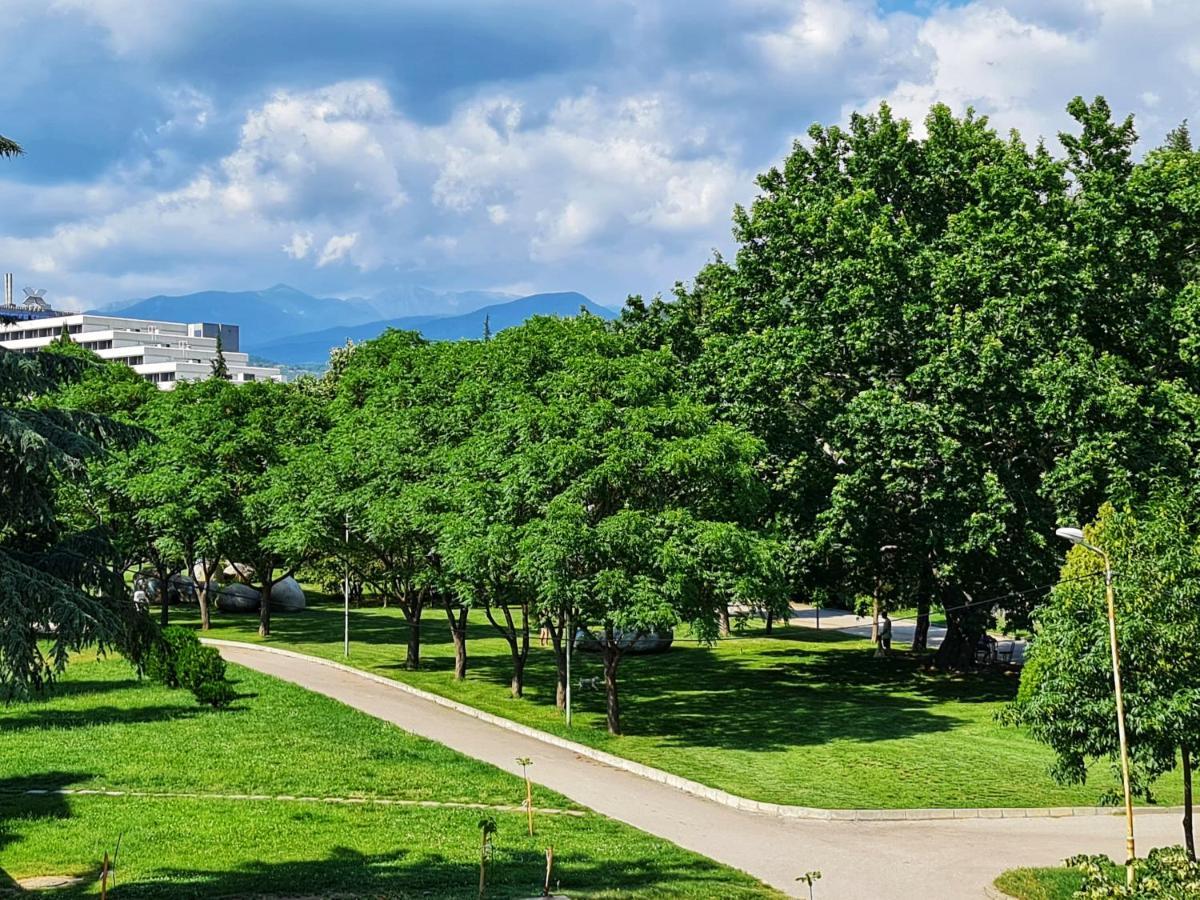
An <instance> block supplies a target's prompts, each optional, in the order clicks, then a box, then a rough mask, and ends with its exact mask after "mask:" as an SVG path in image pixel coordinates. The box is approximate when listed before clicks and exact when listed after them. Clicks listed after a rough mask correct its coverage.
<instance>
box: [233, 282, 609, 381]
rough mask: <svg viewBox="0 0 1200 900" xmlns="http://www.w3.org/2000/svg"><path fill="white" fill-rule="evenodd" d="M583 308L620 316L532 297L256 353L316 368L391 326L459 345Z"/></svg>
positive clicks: (603, 310) (330, 333)
mask: <svg viewBox="0 0 1200 900" xmlns="http://www.w3.org/2000/svg"><path fill="white" fill-rule="evenodd" d="M580 309H586V310H587V311H588V312H590V313H592V314H593V315H596V316H600V317H601V318H604V319H612V318H615V317H616V315H617V314H616V313H615V312H614V311H613V310H611V309H609V308H607V307H604V306H600V305H598V304H596V303H593V302H592V301H591V300H589V299H588V298H587V297H585V296H584V295H583V294H578V293H575V292H574V291H566V292H564V293H557V294H530V295H529V296H528V297H519V298H517V299H516V300H510V301H508V302H507V303H495V304H492V305H491V306H484V307H481V308H479V309H475V310H472V311H471V312H468V313H465V314H463V315H458V316H401V317H399V318H394V319H380V320H378V321H375V322H364V323H363V324H361V325H350V326H338V327H335V328H323V329H321V330H320V331H311V332H306V333H304V334H295V335H291V336H290V337H285V338H280V339H278V340H275V341H270V342H268V343H266V344H261V345H258V346H256V347H255V349H254V353H255V354H256V355H257V356H261V357H263V358H264V359H269V360H272V361H274V362H278V363H287V364H290V365H316V364H322V363H324V362H325V361H326V360H328V359H329V350H330V348H332V347H338V346H341V345H342V344H344V343H346V341H347V340H352V341H365V340H369V339H370V338H373V337H378V336H379V335H381V334H382V333H383V332H384V331H386V330H387V329H389V328H398V329H401V330H406V331H419V332H420V333H421V334H422V335H423V336H424V337H426V338H427V339H429V340H431V341H460V340H464V339H469V338H480V337H483V328H484V322H485V321H486V322H487V325H488V328H490V329H491V332H492V333H493V334H495V333H497V332H500V331H503V330H504V329H505V328H512V327H513V326H514V325H520V324H521V323H522V322H524V321H525V320H526V319H528V318H531V317H532V316H575V315H578V314H579V311H580Z"/></svg>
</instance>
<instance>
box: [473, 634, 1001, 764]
mask: <svg viewBox="0 0 1200 900" xmlns="http://www.w3.org/2000/svg"><path fill="white" fill-rule="evenodd" d="M780 632H782V633H780ZM741 641H745V642H744V643H739V642H741ZM472 666H473V671H474V676H473V677H475V678H480V679H486V680H488V681H492V682H495V683H497V684H507V679H508V677H509V672H510V668H509V662H508V659H507V657H506V656H504V657H502V656H499V655H495V654H493V655H491V656H489V657H486V658H485V657H479V656H477V657H475V658H474V660H473V661H472ZM601 673H602V669H601V663H600V660H599V659H598V658H597V657H596V656H595V655H594V654H585V653H577V654H576V656H575V660H574V671H573V678H574V679H576V680H578V679H583V680H585V681H586V680H588V679H591V678H592V677H598V676H600V675H601ZM553 678H554V666H553V658H552V657H551V655H550V654H548V653H542V654H531V657H530V664H529V666H528V669H527V681H529V682H533V681H534V680H535V679H536V681H537V683H538V684H539V685H540V686H541V691H540V693H539V694H538V695H537V699H536V701H534V702H552V700H553V688H552V685H553ZM620 684H621V698H622V725H623V726H624V732H625V734H627V735H646V736H653V737H655V738H657V739H659V740H660V741H661V742H662V743H663V744H664V745H666V746H693V747H711V748H719V749H729V750H752V751H753V750H759V751H761V750H783V749H788V748H793V747H803V746H812V745H818V744H823V743H826V742H830V741H841V740H848V741H863V742H871V741H880V740H891V739H896V738H904V737H909V736H913V735H918V734H929V733H935V732H945V731H950V730H952V729H954V728H956V727H959V726H960V725H961V724H962V717H961V716H960V715H957V714H956V712H955V708H954V705H955V704H958V703H995V702H1003V701H1007V700H1010V699H1012V697H1013V696H1014V694H1015V691H1016V687H1017V684H1016V680H1015V679H1012V678H1006V677H1005V676H1002V675H991V674H983V675H973V676H965V677H961V676H948V675H943V674H940V673H929V672H926V671H925V670H924V668H923V665H922V659H921V658H919V657H914V656H911V655H909V654H895V655H893V656H891V657H888V658H876V657H875V656H874V651H873V650H872V649H871V648H870V645H867V644H865V643H864V642H863V641H862V640H861V639H860V638H856V637H852V636H847V635H844V634H840V633H837V632H824V633H822V632H817V631H813V630H809V629H798V628H795V627H793V628H790V629H780V630H777V632H776V634H774V635H772V636H771V637H769V638H765V637H764V638H762V639H755V638H753V637H747V638H741V637H739V638H734V639H731V640H730V641H729V642H728V643H725V644H722V645H721V646H720V648H719V649H716V648H708V647H705V646H702V645H699V646H698V645H696V644H694V643H685V642H682V641H681V642H679V643H678V644H677V645H676V646H675V647H673V648H672V649H671V650H670V651H668V652H666V653H661V654H654V655H647V656H636V655H630V656H626V657H625V659H624V661H623V662H622V665H621V675H620ZM576 687H578V683H577V684H576ZM575 705H576V709H577V710H578V711H581V712H585V713H596V714H598V715H603V711H604V693H603V691H599V690H597V691H588V690H583V691H580V690H577V691H576V693H575Z"/></svg>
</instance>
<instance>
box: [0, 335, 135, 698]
mask: <svg viewBox="0 0 1200 900" xmlns="http://www.w3.org/2000/svg"><path fill="white" fill-rule="evenodd" d="M94 365H96V363H94V362H92V361H91V360H88V359H81V358H79V357H77V356H75V355H73V354H69V353H48V352H41V353H36V354H32V355H27V354H21V353H15V352H13V351H9V350H4V349H3V348H0V522H3V523H4V524H3V525H2V526H0V694H3V696H4V697H12V696H14V695H23V694H27V693H29V692H31V691H36V690H39V689H41V688H43V687H44V686H45V685H46V684H47V683H48V682H49V681H50V680H51V679H52V678H53V677H54V675H55V674H56V673H58V672H59V671H61V670H62V668H63V667H64V666H65V665H66V664H67V660H68V658H69V656H70V654H71V653H72V652H75V651H78V650H80V649H82V648H83V647H85V646H97V647H99V648H100V649H101V650H104V649H107V648H116V649H120V650H122V652H125V653H127V654H128V655H130V656H131V657H132V658H133V659H135V660H137V659H139V658H140V654H141V652H142V648H143V647H144V646H145V644H146V642H147V640H148V639H149V637H150V634H151V632H150V631H149V630H148V629H147V623H146V620H145V619H144V618H143V617H139V616H137V615H136V614H135V612H134V610H133V608H132V605H131V604H130V603H129V602H128V599H127V597H126V593H125V586H124V583H123V581H122V579H121V577H120V572H121V571H122V570H121V569H120V568H119V567H118V566H114V564H113V560H114V556H115V552H114V549H113V544H112V540H111V533H110V531H109V529H108V527H107V523H105V522H103V521H96V520H87V519H83V518H81V517H79V516H74V515H65V514H64V509H63V502H64V496H68V497H69V496H70V495H71V494H72V492H74V491H77V490H80V489H82V486H83V484H84V482H85V476H86V465H87V461H88V460H89V459H92V458H95V457H97V456H98V455H100V454H101V453H103V452H105V449H106V448H108V447H112V446H115V445H119V444H121V443H128V442H132V441H134V440H137V439H138V437H139V435H138V434H136V433H135V432H134V431H132V430H131V429H129V428H128V427H126V426H123V425H121V424H120V423H118V422H116V421H114V420H113V419H111V418H109V417H107V416H102V415H97V414H95V413H91V412H86V411H81V410H73V409H65V408H62V407H59V406H56V405H54V404H52V403H49V402H47V401H46V398H47V397H48V396H50V395H52V394H53V392H54V391H55V390H57V389H59V388H61V387H62V386H63V385H64V384H67V383H70V382H73V381H78V380H79V379H81V378H82V377H83V376H84V374H85V373H86V372H87V371H89V368H90V367H92V366H94Z"/></svg>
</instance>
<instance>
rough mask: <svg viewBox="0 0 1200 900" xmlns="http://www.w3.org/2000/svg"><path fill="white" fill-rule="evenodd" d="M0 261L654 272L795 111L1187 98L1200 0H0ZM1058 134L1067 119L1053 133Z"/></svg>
mask: <svg viewBox="0 0 1200 900" xmlns="http://www.w3.org/2000/svg"><path fill="white" fill-rule="evenodd" d="M2 7H3V15H2V16H0V46H2V47H3V48H4V53H5V58H6V63H7V64H6V66H5V75H4V78H3V79H2V80H0V134H4V135H5V136H7V137H10V138H12V139H14V140H17V141H18V142H20V143H21V144H22V145H23V146H24V147H25V149H26V151H27V153H26V155H25V156H24V157H22V158H19V159H16V160H0V269H3V270H4V271H12V272H14V273H15V280H16V283H17V285H18V286H19V285H23V284H30V285H34V286H38V287H44V288H46V289H47V291H48V292H49V296H50V298H51V300H52V301H56V302H57V305H59V306H61V307H63V308H76V309H79V308H90V307H94V306H100V305H103V304H106V303H109V302H115V301H119V300H124V299H129V298H134V297H142V296H148V295H152V294H158V293H185V292H189V291H194V290H206V289H224V290H247V289H254V288H264V287H268V286H270V285H273V284H276V283H279V282H284V283H287V284H290V285H293V286H295V287H298V288H300V289H302V290H306V291H308V292H310V293H314V294H318V295H321V296H335V295H336V296H355V295H360V296H362V295H370V294H373V293H375V292H379V291H385V290H388V289H390V288H393V287H395V286H397V285H422V286H426V287H431V288H435V289H442V290H453V289H491V290H501V291H509V292H513V293H529V292H533V291H539V290H578V291H581V292H583V293H585V294H587V295H589V296H590V297H592V298H593V299H594V300H596V301H598V302H601V303H605V304H608V305H611V306H619V305H620V304H621V302H622V300H623V298H624V297H625V296H626V295H627V294H630V293H638V294H643V295H646V296H651V295H653V294H655V293H659V292H662V293H668V292H669V291H670V290H671V288H672V285H673V284H674V283H675V282H676V281H680V280H682V281H687V280H688V279H690V278H691V277H693V276H694V275H695V273H696V272H697V271H698V270H699V269H700V267H701V266H702V265H703V264H704V263H705V262H706V261H707V260H709V259H710V258H711V257H712V254H713V253H714V252H718V251H719V252H724V253H728V252H729V251H730V250H731V248H732V239H731V236H730V214H731V211H732V209H733V207H734V205H735V204H736V203H746V202H748V201H750V200H751V199H752V198H753V196H754V177H755V175H756V173H758V172H761V171H764V170H765V169H767V168H769V167H770V166H772V165H774V164H776V163H778V162H779V161H780V160H782V159H783V158H784V156H785V155H786V154H787V152H788V150H789V148H790V147H791V145H792V142H793V141H794V140H796V139H797V138H799V137H802V136H803V135H804V133H805V132H806V131H807V129H808V127H809V125H810V124H812V123H814V122H820V123H825V124H832V123H837V122H844V121H845V120H846V119H847V117H848V116H849V115H850V114H851V113H852V112H854V111H856V110H863V111H865V110H871V109H874V108H876V107H877V106H878V104H879V103H880V102H882V101H886V102H888V103H890V104H891V105H892V106H893V108H895V109H896V110H898V111H899V112H900V113H901V114H903V115H905V116H907V117H910V118H911V119H913V121H914V122H919V121H920V120H921V119H922V118H923V116H924V114H925V112H926V111H927V110H928V108H929V106H930V105H931V104H932V103H935V102H944V103H947V104H949V105H950V106H951V107H952V108H953V109H954V110H955V111H957V112H962V111H963V110H964V109H965V108H966V107H968V106H973V107H974V108H975V109H976V110H977V111H978V112H981V113H985V114H987V115H989V116H990V118H991V121H992V123H993V124H994V125H995V126H996V127H997V128H999V129H1001V130H1002V131H1007V130H1008V129H1010V128H1016V129H1019V130H1020V131H1021V133H1022V134H1023V135H1024V136H1025V137H1026V138H1028V139H1030V140H1035V139H1036V138H1037V136H1041V135H1044V136H1046V137H1047V138H1049V139H1053V137H1054V135H1056V134H1057V133H1058V131H1060V130H1062V129H1063V128H1066V127H1068V125H1069V124H1070V123H1069V120H1068V118H1067V116H1066V114H1065V112H1064V111H1063V110H1064V107H1065V105H1066V103H1067V101H1068V100H1070V99H1071V97H1073V96H1075V95H1077V94H1082V95H1084V96H1087V97H1089V98H1090V97H1092V96H1095V95H1097V94H1103V95H1104V96H1106V97H1107V98H1108V99H1109V102H1110V103H1111V105H1112V106H1113V108H1114V110H1115V111H1116V112H1118V113H1119V114H1121V115H1124V114H1126V113H1133V114H1134V115H1135V121H1136V123H1137V126H1138V130H1139V133H1140V134H1141V135H1142V137H1143V148H1145V147H1148V146H1153V145H1154V144H1155V143H1156V142H1158V141H1160V140H1161V139H1162V137H1163V135H1164V134H1165V133H1166V132H1167V131H1168V130H1169V129H1170V128H1172V127H1173V126H1175V125H1176V124H1178V123H1179V121H1180V120H1182V119H1184V118H1189V117H1190V118H1191V119H1192V120H1193V121H1194V122H1200V41H1197V40H1196V35H1197V34H1200V0H960V2H937V0H879V2H876V0H686V2H684V0H569V2H563V0H472V2H467V0H340V2H337V3H329V2H328V0H319V2H318V0H254V2H246V0H171V2H169V3H147V2H145V0H3V2H2ZM1052 146H1054V147H1057V142H1053V141H1052Z"/></svg>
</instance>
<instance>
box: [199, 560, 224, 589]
mask: <svg viewBox="0 0 1200 900" xmlns="http://www.w3.org/2000/svg"><path fill="white" fill-rule="evenodd" d="M206 564H207V565H210V566H212V572H211V573H208V572H205V571H204V566H205V565H206ZM209 574H211V575H212V577H213V578H214V579H216V580H218V581H219V580H220V579H221V576H222V575H223V574H224V570H223V569H222V568H221V565H220V564H219V563H215V562H209V561H207V560H203V559H198V560H196V564H195V565H194V566H192V580H193V581H195V582H196V584H204V582H205V581H207V580H208V576H209Z"/></svg>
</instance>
